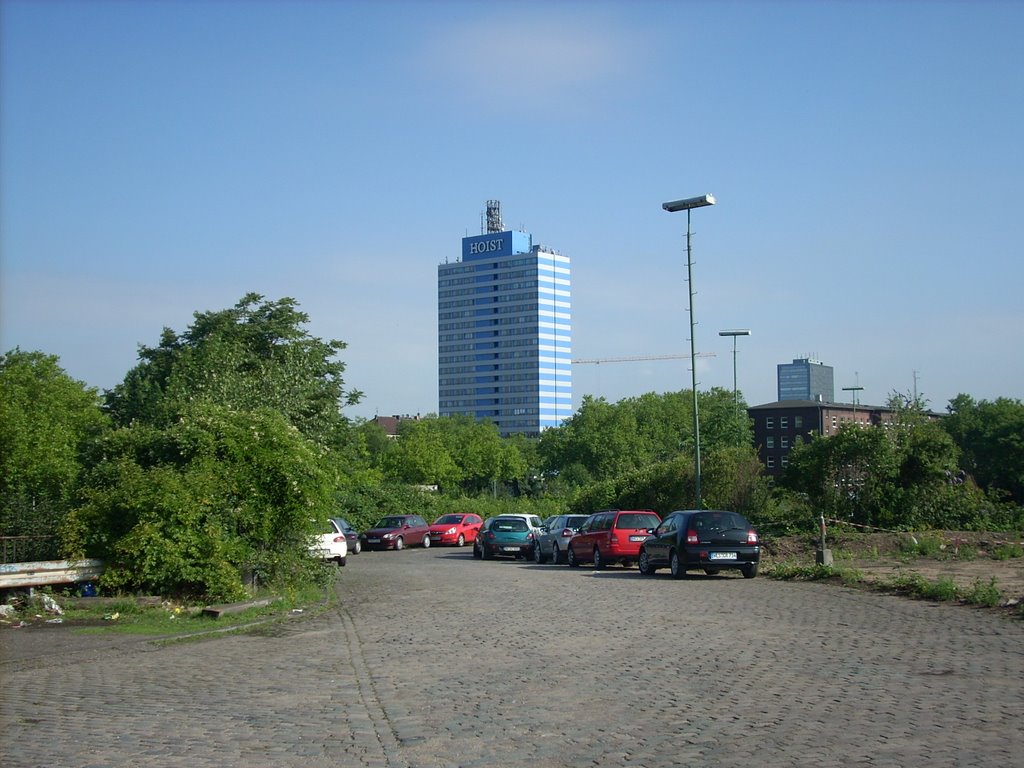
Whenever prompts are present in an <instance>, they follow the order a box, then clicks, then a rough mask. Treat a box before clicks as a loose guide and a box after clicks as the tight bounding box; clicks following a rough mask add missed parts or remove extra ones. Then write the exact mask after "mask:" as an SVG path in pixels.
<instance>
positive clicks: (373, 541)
mask: <svg viewBox="0 0 1024 768" xmlns="http://www.w3.org/2000/svg"><path fill="white" fill-rule="evenodd" d="M366 543H367V544H380V539H367V540H366Z"/></svg>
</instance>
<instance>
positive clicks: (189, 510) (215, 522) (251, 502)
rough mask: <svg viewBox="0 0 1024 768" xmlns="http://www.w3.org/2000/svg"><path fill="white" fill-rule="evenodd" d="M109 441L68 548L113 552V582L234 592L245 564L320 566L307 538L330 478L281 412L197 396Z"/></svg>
mask: <svg viewBox="0 0 1024 768" xmlns="http://www.w3.org/2000/svg"><path fill="white" fill-rule="evenodd" d="M103 453H104V458H103V459H102V461H100V462H99V464H98V465H97V466H96V467H95V468H94V469H93V470H92V472H91V473H90V475H89V478H88V484H87V487H86V489H85V502H84V503H83V504H82V505H81V506H80V507H79V508H78V509H76V510H74V511H73V512H72V513H71V514H70V515H69V517H68V519H67V521H66V524H65V526H64V531H63V534H64V536H63V538H64V541H65V546H66V547H67V550H68V554H69V555H70V556H84V555H90V556H94V557H100V558H103V559H104V560H106V561H107V570H106V572H105V573H104V575H103V578H102V580H101V584H102V586H103V587H104V588H105V589H110V590H113V591H119V590H146V591H150V592H155V593H157V594H164V595H181V596H197V595H206V596H209V597H213V598H221V599H232V598H237V597H239V596H241V595H242V594H244V590H243V576H249V575H251V576H254V577H255V578H256V579H258V580H259V581H260V582H263V583H273V584H278V585H281V586H282V587H287V586H289V585H292V584H297V583H303V582H308V581H310V580H311V579H315V578H316V577H317V576H318V575H319V574H318V573H317V568H318V567H319V565H320V564H319V563H318V562H317V561H315V560H314V559H313V558H311V557H310V556H309V554H308V545H309V543H310V541H311V537H312V536H313V535H314V534H315V533H317V532H318V531H319V528H320V525H321V523H322V521H324V520H325V519H326V518H327V517H328V516H329V515H328V513H329V512H330V511H331V510H332V504H331V501H332V489H333V484H332V483H331V477H330V475H329V473H328V472H327V471H326V469H325V461H324V458H323V455H322V453H321V452H320V451H318V450H316V449H315V448H314V447H313V445H312V444H311V443H310V442H309V441H307V440H305V439H304V438H303V437H302V435H301V434H300V433H299V431H298V430H297V429H296V428H295V427H293V426H292V425H291V424H289V423H288V422H287V421H286V420H285V419H284V417H283V416H281V415H280V414H278V413H276V412H274V411H269V410H260V411H253V412H242V413H240V412H235V411H231V410H229V409H227V408H224V407H221V406H215V405H210V404H208V403H200V404H197V405H194V406H192V407H189V408H186V409H183V411H182V413H181V415H180V418H179V420H178V421H177V422H176V423H174V424H173V425H170V426H169V427H167V428H164V429H160V428H157V427H154V426H151V425H148V424H134V425H132V426H130V427H124V428H121V429H118V430H114V431H113V432H111V433H110V434H109V435H108V436H107V437H106V438H105V439H104V441H103Z"/></svg>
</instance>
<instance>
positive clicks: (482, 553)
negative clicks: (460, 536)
mask: <svg viewBox="0 0 1024 768" xmlns="http://www.w3.org/2000/svg"><path fill="white" fill-rule="evenodd" d="M480 557H482V558H483V559H484V560H490V559H491V558H492V557H494V553H493V552H490V551H488V549H487V547H480Z"/></svg>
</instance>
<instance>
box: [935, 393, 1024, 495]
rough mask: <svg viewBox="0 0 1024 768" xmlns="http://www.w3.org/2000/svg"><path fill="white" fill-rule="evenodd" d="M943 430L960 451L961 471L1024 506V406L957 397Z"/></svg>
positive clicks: (1003, 400) (1005, 400) (1006, 400)
mask: <svg viewBox="0 0 1024 768" xmlns="http://www.w3.org/2000/svg"><path fill="white" fill-rule="evenodd" d="M947 409H948V411H949V415H948V416H947V417H946V418H945V419H943V421H942V426H943V427H944V428H945V430H946V431H947V432H948V433H949V434H950V435H951V436H952V438H953V440H954V441H955V442H956V444H957V445H958V446H959V448H960V450H961V452H962V453H961V458H960V467H961V468H962V469H963V470H964V471H965V472H966V473H967V474H968V475H969V476H971V477H973V478H974V480H975V481H976V482H977V483H978V485H980V486H982V487H983V488H985V489H991V490H994V491H1002V492H1005V493H1006V494H1008V495H1009V497H1010V498H1011V499H1012V500H1013V502H1014V503H1015V504H1016V505H1017V506H1024V402H1021V401H1020V400H1016V399H1010V398H1005V397H1000V398H997V399H996V400H993V401H989V400H981V401H975V400H974V399H973V398H972V397H969V396H968V395H964V394H961V395H957V396H956V397H955V398H953V399H952V400H950V401H949V405H948V406H947Z"/></svg>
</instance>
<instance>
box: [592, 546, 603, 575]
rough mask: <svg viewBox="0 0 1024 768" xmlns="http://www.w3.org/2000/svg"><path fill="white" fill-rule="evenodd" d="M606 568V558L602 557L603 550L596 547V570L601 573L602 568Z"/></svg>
mask: <svg viewBox="0 0 1024 768" xmlns="http://www.w3.org/2000/svg"><path fill="white" fill-rule="evenodd" d="M604 566H605V562H604V558H603V557H601V550H600V549H598V548H597V547H594V570H595V571H600V570H601V569H602V568H604Z"/></svg>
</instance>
